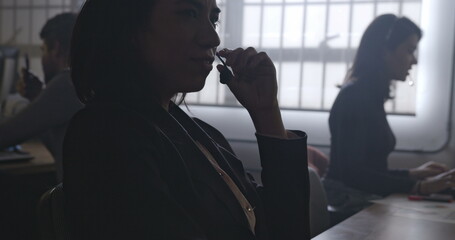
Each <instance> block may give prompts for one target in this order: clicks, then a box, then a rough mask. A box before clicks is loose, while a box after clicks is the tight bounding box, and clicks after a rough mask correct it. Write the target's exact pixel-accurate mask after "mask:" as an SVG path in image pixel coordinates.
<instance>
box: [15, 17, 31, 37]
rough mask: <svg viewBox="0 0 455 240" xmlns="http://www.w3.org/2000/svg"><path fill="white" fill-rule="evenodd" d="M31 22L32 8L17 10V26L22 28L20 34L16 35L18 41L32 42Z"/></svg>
mask: <svg viewBox="0 0 455 240" xmlns="http://www.w3.org/2000/svg"><path fill="white" fill-rule="evenodd" d="M30 22H31V21H30V10H17V11H16V26H17V28H18V29H20V31H19V34H17V37H16V43H18V44H28V43H30V32H31V31H30Z"/></svg>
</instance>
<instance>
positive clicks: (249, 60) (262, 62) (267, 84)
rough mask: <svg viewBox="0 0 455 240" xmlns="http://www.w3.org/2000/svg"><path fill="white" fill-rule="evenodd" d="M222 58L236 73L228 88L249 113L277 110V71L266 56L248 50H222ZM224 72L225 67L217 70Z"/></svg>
mask: <svg viewBox="0 0 455 240" xmlns="http://www.w3.org/2000/svg"><path fill="white" fill-rule="evenodd" d="M219 54H220V55H221V56H222V57H224V58H226V64H227V65H228V66H230V67H231V68H232V70H233V73H234V77H233V78H232V79H231V81H229V83H228V86H229V88H230V89H231V91H232V93H233V94H234V95H235V97H236V98H237V100H238V101H239V102H240V103H241V104H242V105H243V106H244V107H245V108H246V109H247V110H248V111H255V110H256V109H257V110H260V109H263V108H271V107H276V106H277V104H278V102H277V100H276V96H277V81H276V70H275V66H274V65H273V63H272V60H271V59H270V58H269V56H267V54H266V53H264V52H260V53H258V52H257V51H256V49H254V48H252V47H249V48H247V49H242V48H237V49H235V50H228V49H223V50H221V51H220V52H219ZM223 69H224V66H223V65H219V66H218V70H220V71H223Z"/></svg>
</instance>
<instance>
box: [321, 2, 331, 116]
mask: <svg viewBox="0 0 455 240" xmlns="http://www.w3.org/2000/svg"><path fill="white" fill-rule="evenodd" d="M329 13H330V0H327V3H326V12H325V27H324V28H325V30H324V32H325V34H324V40H323V41H324V42H325V45H327V42H326V41H327V33H328V30H329ZM325 45H323V46H321V47H322V48H321V56H322V87H321V109H324V102H325V85H326V84H325V82H326V79H325V78H326V69H327V62H326V59H325V55H326V54H325V52H326V49H325V48H326V47H325Z"/></svg>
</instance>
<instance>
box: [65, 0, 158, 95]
mask: <svg viewBox="0 0 455 240" xmlns="http://www.w3.org/2000/svg"><path fill="white" fill-rule="evenodd" d="M154 3H155V1H153V0H87V1H86V2H85V4H84V6H83V7H82V10H81V11H80V13H79V16H78V18H77V21H76V24H75V26H74V30H73V37H72V40H71V52H70V66H71V70H72V75H71V76H72V80H73V83H74V86H75V88H76V92H77V95H78V97H79V99H80V100H81V101H82V102H84V103H89V102H91V101H93V100H94V99H98V98H99V99H116V98H123V97H130V96H139V97H140V96H147V95H148V94H152V93H150V92H147V91H150V89H151V88H150V86H149V85H150V81H149V80H148V79H147V77H146V76H145V73H144V72H145V71H144V69H146V66H145V61H144V60H143V57H142V55H141V53H140V46H138V41H137V37H138V36H139V34H140V33H141V32H145V31H146V28H147V24H148V22H149V21H150V20H149V17H150V14H151V11H152V7H153V5H154Z"/></svg>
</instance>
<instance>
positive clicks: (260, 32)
mask: <svg viewBox="0 0 455 240" xmlns="http://www.w3.org/2000/svg"><path fill="white" fill-rule="evenodd" d="M259 19H260V21H259V44H258V47H259V48H260V49H262V33H263V31H262V28H263V27H264V24H263V22H264V0H261V10H260V16H259Z"/></svg>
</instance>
